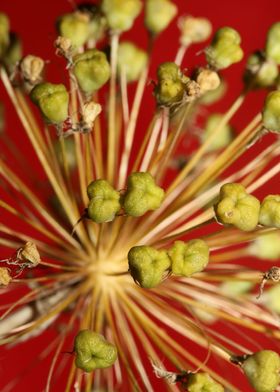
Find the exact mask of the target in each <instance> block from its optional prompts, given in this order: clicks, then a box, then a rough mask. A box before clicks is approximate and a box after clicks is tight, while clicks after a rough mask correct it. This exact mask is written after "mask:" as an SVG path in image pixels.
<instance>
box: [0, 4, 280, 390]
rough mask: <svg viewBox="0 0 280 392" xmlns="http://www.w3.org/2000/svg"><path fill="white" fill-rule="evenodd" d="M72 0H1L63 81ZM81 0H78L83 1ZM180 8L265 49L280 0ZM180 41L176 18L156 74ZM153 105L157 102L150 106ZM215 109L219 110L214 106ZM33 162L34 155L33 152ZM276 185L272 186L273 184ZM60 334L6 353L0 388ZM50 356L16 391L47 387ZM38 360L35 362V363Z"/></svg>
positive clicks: (29, 45) (244, 117) (14, 126)
mask: <svg viewBox="0 0 280 392" xmlns="http://www.w3.org/2000/svg"><path fill="white" fill-rule="evenodd" d="M70 3H71V2H70V1H67V0H59V1H54V0H53V1H40V2H39V1H36V0H24V1H23V0H11V1H7V0H1V2H0V11H2V12H5V13H7V14H8V15H9V16H10V20H11V27H12V30H13V31H15V32H17V33H18V34H19V35H20V36H21V38H22V41H23V45H24V54H29V53H31V54H34V55H38V56H41V57H43V58H44V59H47V60H49V61H50V63H49V65H48V79H49V80H50V81H52V82H61V81H63V78H64V75H63V63H62V60H61V59H57V58H56V57H55V55H54V50H53V41H54V39H55V37H56V32H55V28H54V21H55V19H56V18H57V16H59V15H61V14H63V13H66V12H69V11H71V9H72V6H71V4H70ZM77 3H78V2H77ZM174 3H176V4H177V5H178V7H179V13H180V14H191V15H193V16H204V17H207V18H209V19H210V21H211V22H212V24H213V28H214V30H215V29H217V28H219V27H222V26H232V27H234V28H236V29H237V30H238V31H239V32H240V34H241V36H242V39H243V41H242V47H243V49H244V51H245V53H246V54H249V53H250V52H252V51H253V50H255V49H259V48H262V47H263V46H264V43H265V34H266V31H267V29H268V27H269V26H270V25H271V24H272V23H273V22H275V21H277V20H278V19H279V18H280V14H279V2H278V1H273V0H266V1H253V0H249V1H248V0H247V1H246V0H235V1H234V2H230V1H217V0H214V1H210V0H207V1H197V0H189V1H184V0H181V1H180V0H175V1H174ZM127 36H129V37H130V38H133V39H135V40H136V41H137V42H138V44H140V45H142V46H145V44H146V41H147V35H146V32H145V30H144V29H143V27H142V24H141V18H139V19H138V20H137V22H136V24H135V27H134V29H133V31H132V32H130V33H128V34H127ZM177 46H178V29H177V26H176V23H175V22H173V23H172V25H171V26H170V27H169V29H168V30H167V31H165V32H164V33H163V34H162V35H161V36H160V37H159V38H158V40H157V43H156V47H155V51H154V54H153V59H152V71H151V78H154V77H155V69H156V65H157V64H158V63H160V62H162V61H172V60H173V59H174V57H175V53H176V49H177ZM203 47H205V45H196V46H194V47H193V48H191V49H190V50H189V51H188V52H187V55H186V57H185V60H184V63H183V66H184V67H186V68H190V69H191V68H192V67H193V66H194V65H195V64H204V57H203V55H198V52H199V51H200V50H201V49H202V48H203ZM244 63H245V60H243V61H242V62H241V63H239V64H237V65H234V66H233V67H231V68H230V69H229V70H226V71H225V72H223V74H224V76H225V77H226V79H227V80H228V84H229V86H230V87H229V90H228V92H227V95H226V97H225V99H223V100H222V101H221V102H219V104H218V105H216V106H215V108H214V109H215V110H217V109H218V110H219V111H224V110H226V109H227V108H228V107H229V105H230V103H231V102H232V101H233V100H234V98H235V97H236V96H237V95H238V93H239V92H240V91H241V88H242V82H241V77H242V69H243V67H244ZM0 94H1V100H2V101H4V102H5V105H6V120H7V129H9V130H10V129H11V130H12V132H13V133H14V134H15V135H17V136H16V137H18V138H19V139H21V138H22V140H23V141H24V140H26V139H25V138H23V136H22V134H21V133H22V128H21V127H20V125H19V122H18V120H17V119H16V117H15V113H14V111H13V109H12V107H11V106H10V104H9V102H7V97H6V94H5V92H4V91H3V88H2V87H1V88H0ZM148 94H149V95H148V96H147V100H148V101H145V102H147V107H146V108H145V110H144V111H143V114H142V115H143V116H144V121H145V120H146V119H147V118H148V117H149V115H150V113H151V105H153V103H152V98H149V97H150V96H151V93H150V92H148ZM264 95H265V93H264V92H263V91H258V92H255V93H254V94H251V95H250V96H249V98H248V101H247V104H246V105H245V107H244V108H242V109H241V110H240V112H239V113H238V114H237V115H236V116H235V117H234V124H235V125H236V127H237V129H241V128H242V126H243V125H244V124H246V123H247V122H248V120H250V119H251V118H252V117H253V115H254V114H256V113H257V112H258V111H259V110H260V109H261V107H262V102H263V98H264ZM150 104H151V105H150ZM214 109H213V110H214ZM21 147H22V151H23V152H26V153H27V152H28V151H29V149H30V146H29V143H27V142H25V143H24V142H23V144H22V146H21ZM28 160H30V162H31V163H33V158H32V157H28ZM271 186H272V185H271ZM54 336H55V334H54V332H48V333H47V334H44V336H43V337H41V338H35V339H34V340H32V342H30V344H21V345H19V346H18V347H17V348H16V349H14V350H12V351H10V352H8V353H7V352H4V351H1V352H0V361H1V362H0V390H2V389H3V388H4V387H5V385H7V383H8V382H10V381H11V380H12V379H15V376H16V375H17V374H19V372H20V369H23V368H24V367H25V366H26V365H27V364H28V363H29V362H30V360H31V359H32V360H34V358H36V356H37V354H38V353H39V352H40V351H41V349H42V348H43V347H45V345H46V344H49V341H50V340H49V339H52V338H53V337H54ZM49 359H50V358H49ZM48 363H49V360H48V361H47V362H45V363H44V365H43V366H42V365H40V366H38V367H33V368H30V369H29V370H28V371H27V372H26V373H25V374H24V378H23V379H22V381H20V382H19V383H18V384H17V385H16V386H14V387H13V388H12V389H11V391H15V392H16V391H25V390H28V391H29V392H37V391H41V390H42V389H43V387H44V385H45V378H46V374H47V369H48V365H47V364H48ZM34 365H35V364H33V365H32V366H34ZM239 387H240V389H241V390H242V391H244V392H246V391H249V390H250V388H249V387H248V386H247V385H246V386H244V385H242V384H239ZM52 390H53V391H62V387H61V386H60V383H59V381H58V382H57V383H56V384H55V385H54V386H53V388H52Z"/></svg>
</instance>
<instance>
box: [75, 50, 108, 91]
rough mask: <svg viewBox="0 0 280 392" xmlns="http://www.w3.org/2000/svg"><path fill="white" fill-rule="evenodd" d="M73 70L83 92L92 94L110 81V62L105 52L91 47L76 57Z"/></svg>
mask: <svg viewBox="0 0 280 392" xmlns="http://www.w3.org/2000/svg"><path fill="white" fill-rule="evenodd" d="M73 71H74V74H75V76H76V78H77V81H78V84H79V86H80V88H81V89H82V90H83V92H84V93H86V94H92V93H93V92H94V91H97V90H99V89H100V88H101V87H102V86H103V85H104V84H105V83H106V82H107V81H108V79H109V77H110V64H109V63H108V61H107V58H106V55H105V53H103V52H101V51H100V50H97V49H90V50H86V51H85V52H84V53H82V54H78V55H76V56H75V57H74V68H73Z"/></svg>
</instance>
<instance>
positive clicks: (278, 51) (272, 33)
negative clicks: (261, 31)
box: [265, 22, 280, 65]
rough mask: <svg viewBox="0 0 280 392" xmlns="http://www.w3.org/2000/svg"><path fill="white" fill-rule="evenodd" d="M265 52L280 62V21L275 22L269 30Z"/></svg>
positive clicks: (270, 57)
mask: <svg viewBox="0 0 280 392" xmlns="http://www.w3.org/2000/svg"><path fill="white" fill-rule="evenodd" d="M265 54H266V56H267V57H268V58H269V59H272V60H274V61H275V62H276V63H277V64H278V65H279V64H280V22H276V23H274V24H273V25H272V26H271V27H270V29H269V30H268V33H267V39H266V46H265Z"/></svg>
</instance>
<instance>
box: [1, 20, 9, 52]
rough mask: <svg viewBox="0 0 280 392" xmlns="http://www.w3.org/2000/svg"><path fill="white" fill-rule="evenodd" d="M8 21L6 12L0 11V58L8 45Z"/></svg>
mask: <svg viewBox="0 0 280 392" xmlns="http://www.w3.org/2000/svg"><path fill="white" fill-rule="evenodd" d="M9 30H10V21H9V18H8V17H7V15H6V14H4V13H2V12H0V58H1V57H2V56H3V55H4V54H5V52H6V50H7V48H8V45H9Z"/></svg>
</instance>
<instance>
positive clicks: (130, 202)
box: [123, 172, 164, 217]
mask: <svg viewBox="0 0 280 392" xmlns="http://www.w3.org/2000/svg"><path fill="white" fill-rule="evenodd" d="M163 198H164V190H163V189H162V188H160V187H159V186H157V185H156V184H155V180H154V178H153V176H152V175H151V174H150V173H145V172H136V173H132V174H131V175H130V176H129V177H128V181H127V191H126V193H125V194H124V197H123V208H124V210H125V212H126V213H127V214H128V215H130V216H134V217H137V216H142V215H144V214H145V213H146V212H147V211H150V210H156V209H157V208H159V206H160V205H161V203H162V200H163Z"/></svg>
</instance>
